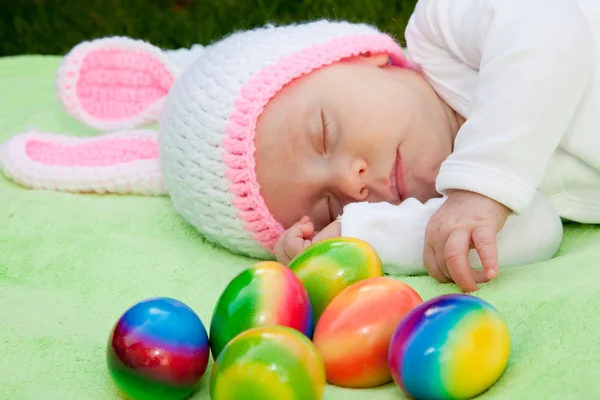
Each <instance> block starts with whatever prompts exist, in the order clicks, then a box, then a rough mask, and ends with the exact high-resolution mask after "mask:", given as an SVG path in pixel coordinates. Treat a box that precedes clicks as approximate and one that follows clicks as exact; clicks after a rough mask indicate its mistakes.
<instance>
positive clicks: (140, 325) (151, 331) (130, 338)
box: [106, 297, 209, 400]
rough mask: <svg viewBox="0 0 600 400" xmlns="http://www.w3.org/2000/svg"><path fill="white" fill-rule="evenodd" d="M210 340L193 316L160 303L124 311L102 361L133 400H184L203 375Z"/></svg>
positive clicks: (176, 304)
mask: <svg viewBox="0 0 600 400" xmlns="http://www.w3.org/2000/svg"><path fill="white" fill-rule="evenodd" d="M208 353H209V348H208V335H207V334H206V329H205V328H204V325H203V324H202V321H201V320H200V318H198V316H197V315H196V313H195V312H194V311H193V310H192V309H191V308H189V307H188V306H186V305H185V304H183V303H182V302H180V301H177V300H174V299H171V298H167V297H158V298H152V299H148V300H144V301H141V302H139V303H137V304H136V305H134V306H133V307H131V308H130V309H129V310H127V311H126V312H125V313H124V314H123V315H122V316H121V318H119V320H118V321H117V323H116V324H115V326H114V327H113V330H112V332H111V334H110V338H109V340H108V346H107V354H106V359H107V363H108V369H109V371H110V375H111V377H112V378H113V380H114V382H115V384H116V385H117V387H118V388H119V389H120V390H121V391H122V392H123V394H125V396H126V397H127V398H129V399H132V400H152V399H172V400H180V399H184V398H186V397H188V396H189V395H190V394H191V393H192V392H193V391H194V390H195V389H196V386H197V384H198V382H199V380H200V378H201V377H202V375H203V374H204V372H205V371H206V365H207V363H208Z"/></svg>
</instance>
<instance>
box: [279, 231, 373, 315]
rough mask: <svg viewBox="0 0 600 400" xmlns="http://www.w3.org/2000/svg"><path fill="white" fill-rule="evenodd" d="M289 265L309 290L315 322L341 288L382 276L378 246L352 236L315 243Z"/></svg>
mask: <svg viewBox="0 0 600 400" xmlns="http://www.w3.org/2000/svg"><path fill="white" fill-rule="evenodd" d="M289 268H290V269H291V270H292V271H294V273H295V274H296V275H297V276H298V278H300V280H301V281H302V283H303V284H304V287H305V288H306V290H307V291H308V295H309V296H310V302H311V304H312V307H313V316H314V320H315V323H316V322H317V321H318V319H319V318H320V316H321V314H322V313H323V311H324V310H325V307H327V305H328V304H329V303H330V302H331V300H333V298H334V297H335V296H337V295H338V294H339V293H340V292H341V291H342V290H344V289H345V288H347V287H348V286H350V285H352V284H353V283H356V282H358V281H361V280H363V279H367V278H373V277H377V276H383V269H382V266H381V260H380V258H379V255H378V254H377V252H376V251H375V249H374V248H373V247H371V245H369V244H368V243H367V242H364V241H362V240H359V239H354V238H349V237H338V238H332V239H326V240H322V241H319V242H317V243H314V244H313V245H311V246H309V247H307V248H306V249H305V250H304V251H303V252H302V253H300V254H298V256H296V257H295V258H294V259H293V260H292V261H291V262H290V264H289Z"/></svg>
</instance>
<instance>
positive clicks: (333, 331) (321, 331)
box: [313, 277, 423, 388]
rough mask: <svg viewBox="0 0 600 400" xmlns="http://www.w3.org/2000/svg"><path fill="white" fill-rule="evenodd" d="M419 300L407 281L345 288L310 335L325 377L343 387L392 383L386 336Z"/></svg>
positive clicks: (380, 279) (390, 280)
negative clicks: (325, 374)
mask: <svg viewBox="0 0 600 400" xmlns="http://www.w3.org/2000/svg"><path fill="white" fill-rule="evenodd" d="M422 302H423V300H422V299H421V296H419V294H418V293H417V292H416V291H415V290H413V288H411V287H410V286H409V285H407V284H406V283H403V282H401V281H399V280H397V279H393V278H388V277H378V278H369V279H366V280H363V281H360V282H357V283H355V284H353V285H350V286H348V287H347V288H346V289H344V290H343V291H342V292H341V293H340V294H339V295H337V296H336V298H334V299H333V300H332V301H331V303H329V305H328V306H327V308H325V311H324V312H323V314H322V315H321V319H319V322H318V324H317V326H316V328H315V334H314V337H313V342H314V344H315V346H316V347H317V350H318V351H319V354H320V355H321V357H322V358H323V361H324V363H325V371H326V373H327V380H328V381H329V382H330V383H332V384H334V385H336V386H342V387H348V388H370V387H375V386H380V385H383V384H385V383H388V382H391V381H392V376H391V374H390V368H389V364H388V348H389V345H390V340H391V338H392V335H393V334H394V331H395V330H396V328H397V327H398V324H399V323H400V321H401V320H402V318H404V316H405V315H406V314H408V313H409V312H410V311H411V310H412V309H414V308H415V307H416V306H418V305H419V304H421V303H422Z"/></svg>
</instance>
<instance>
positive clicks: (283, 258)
mask: <svg viewBox="0 0 600 400" xmlns="http://www.w3.org/2000/svg"><path fill="white" fill-rule="evenodd" d="M340 234H341V225H340V223H339V222H338V221H334V222H332V223H331V224H329V225H328V226H327V227H325V228H324V229H323V230H322V231H320V232H318V233H317V234H315V226H314V225H313V223H312V222H311V220H310V218H309V217H303V218H302V219H301V220H300V221H298V222H296V223H295V224H294V225H292V226H291V227H290V228H289V229H288V230H286V231H285V232H284V233H283V234H282V235H281V236H280V237H279V240H278V241H277V244H275V257H276V258H277V261H279V262H280V263H282V264H285V265H288V264H289V262H290V261H291V260H293V259H294V257H296V256H297V255H298V254H300V253H301V252H302V251H304V249H306V248H307V247H308V246H310V245H311V244H313V243H316V242H318V241H320V240H323V239H328V238H332V237H337V236H340Z"/></svg>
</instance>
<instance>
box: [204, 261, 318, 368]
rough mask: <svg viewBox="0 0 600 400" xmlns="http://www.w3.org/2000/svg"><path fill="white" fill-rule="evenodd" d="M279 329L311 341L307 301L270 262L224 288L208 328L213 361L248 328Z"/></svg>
mask: <svg viewBox="0 0 600 400" xmlns="http://www.w3.org/2000/svg"><path fill="white" fill-rule="evenodd" d="M268 325H281V326H287V327H290V328H294V329H296V330H298V331H299V332H301V333H303V334H305V335H306V336H308V337H312V331H313V316H312V308H311V305H310V299H309V297H308V293H307V292H306V289H305V288H304V287H303V286H302V282H300V280H299V279H298V277H297V276H296V275H294V273H293V272H292V271H291V270H290V269H289V268H287V267H286V266H284V265H283V264H279V263H277V262H273V261H265V262H259V263H257V264H255V265H253V266H252V267H250V268H248V269H246V270H244V271H242V272H241V273H240V274H239V275H238V276H236V277H235V278H234V279H233V280H232V281H231V282H230V283H229V285H228V286H227V287H226V288H225V290H224V291H223V293H222V294H221V296H220V297H219V300H218V301H217V304H216V306H215V309H214V312H213V316H212V322H211V325H210V346H211V350H212V355H213V358H214V359H216V358H217V357H218V356H219V353H220V352H221V350H222V349H223V347H225V345H226V344H227V343H228V342H229V341H230V340H231V339H233V338H234V337H235V336H237V335H238V334H240V333H242V332H243V331H245V330H247V329H251V328H256V327H260V326H268Z"/></svg>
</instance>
